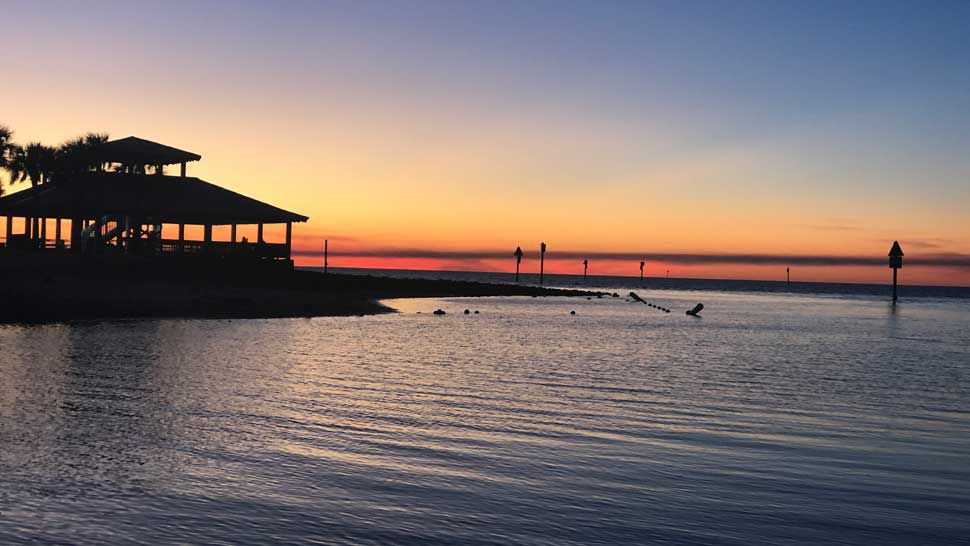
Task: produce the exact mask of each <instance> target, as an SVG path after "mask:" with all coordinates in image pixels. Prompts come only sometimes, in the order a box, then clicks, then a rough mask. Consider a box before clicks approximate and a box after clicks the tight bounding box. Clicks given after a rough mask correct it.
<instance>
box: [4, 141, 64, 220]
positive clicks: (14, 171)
mask: <svg viewBox="0 0 970 546" xmlns="http://www.w3.org/2000/svg"><path fill="white" fill-rule="evenodd" d="M54 158H55V150H54V149H53V148H51V147H50V146H44V145H43V144H41V143H39V142H31V143H30V144H27V145H26V146H17V145H14V147H13V148H12V152H11V153H10V154H9V157H8V158H7V167H6V168H7V171H8V172H9V173H10V183H11V184H18V183H20V182H26V181H29V182H30V187H32V188H33V187H36V186H39V185H41V184H44V183H46V182H47V180H48V179H49V178H50V176H51V174H52V173H53V172H54V170H55V159H54ZM28 222H32V224H33V229H32V230H31V233H32V234H33V237H34V238H36V237H37V236H39V235H40V233H41V231H40V230H39V227H40V219H39V218H33V219H28Z"/></svg>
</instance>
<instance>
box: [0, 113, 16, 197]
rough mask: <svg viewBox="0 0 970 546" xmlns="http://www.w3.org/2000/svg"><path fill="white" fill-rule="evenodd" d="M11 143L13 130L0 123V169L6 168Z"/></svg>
mask: <svg viewBox="0 0 970 546" xmlns="http://www.w3.org/2000/svg"><path fill="white" fill-rule="evenodd" d="M14 146H15V144H14V143H13V131H11V130H10V128H9V127H7V126H6V125H0V169H3V170H6V169H7V165H8V164H9V159H10V153H11V152H12V150H13V147H14ZM3 191H4V188H3V180H0V195H3Z"/></svg>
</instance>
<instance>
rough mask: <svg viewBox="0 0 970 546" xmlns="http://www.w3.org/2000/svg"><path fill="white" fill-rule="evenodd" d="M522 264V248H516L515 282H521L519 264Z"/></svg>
mask: <svg viewBox="0 0 970 546" xmlns="http://www.w3.org/2000/svg"><path fill="white" fill-rule="evenodd" d="M521 263H522V247H520V246H517V247H515V282H519V264H521Z"/></svg>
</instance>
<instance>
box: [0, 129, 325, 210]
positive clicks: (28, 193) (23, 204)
mask: <svg viewBox="0 0 970 546" xmlns="http://www.w3.org/2000/svg"><path fill="white" fill-rule="evenodd" d="M118 142H120V141H118ZM172 149H173V150H174V148H172ZM176 151H179V150H176ZM181 153H187V152H181ZM196 157H198V156H196ZM105 215H126V216H132V217H136V218H143V219H144V220H145V222H146V223H150V222H158V223H172V224H212V225H226V224H278V223H286V222H306V221H307V220H308V219H309V218H307V217H306V216H303V215H300V214H296V213H294V212H289V211H286V210H283V209H281V208H277V207H274V206H272V205H269V204H267V203H263V202H262V201H257V200H256V199H253V198H251V197H246V196H245V195H242V194H239V193H236V192H234V191H231V190H227V189H225V188H221V187H219V186H216V185H215V184H210V183H209V182H206V181H204V180H200V179H198V178H190V177H176V176H162V175H144V174H122V173H105V172H91V173H85V174H81V175H76V176H73V177H71V178H70V179H69V180H62V181H60V182H58V183H55V184H44V185H41V186H36V187H33V188H30V189H26V190H23V191H19V192H16V193H13V194H10V195H7V196H5V197H2V198H0V216H29V217H39V218H97V217H100V216H105Z"/></svg>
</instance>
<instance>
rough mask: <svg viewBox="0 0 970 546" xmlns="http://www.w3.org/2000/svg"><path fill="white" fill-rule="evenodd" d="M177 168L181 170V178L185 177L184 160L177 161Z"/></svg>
mask: <svg viewBox="0 0 970 546" xmlns="http://www.w3.org/2000/svg"><path fill="white" fill-rule="evenodd" d="M179 169H180V171H181V176H182V178H185V162H184V161H183V162H181V163H179Z"/></svg>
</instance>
